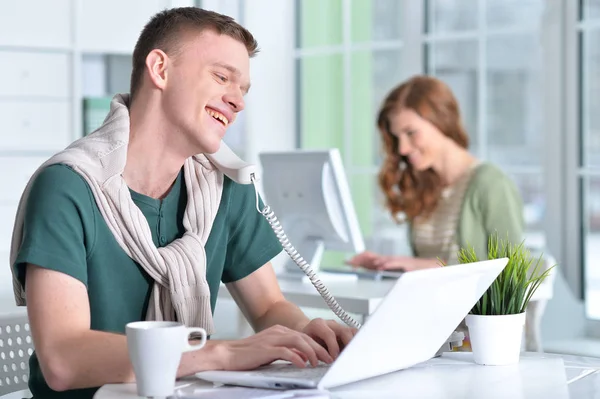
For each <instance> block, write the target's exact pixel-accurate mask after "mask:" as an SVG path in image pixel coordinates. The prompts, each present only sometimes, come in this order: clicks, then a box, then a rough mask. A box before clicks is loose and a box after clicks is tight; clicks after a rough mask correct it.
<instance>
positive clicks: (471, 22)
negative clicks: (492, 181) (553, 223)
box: [424, 0, 546, 245]
mask: <svg viewBox="0 0 600 399" xmlns="http://www.w3.org/2000/svg"><path fill="white" fill-rule="evenodd" d="M544 5H545V4H544V1H543V0H486V1H479V0H429V1H427V2H426V15H427V19H426V20H427V23H426V33H425V38H424V41H425V57H426V58H425V59H426V61H425V70H426V71H427V73H429V74H432V75H435V76H437V77H439V78H441V79H442V80H443V81H445V82H446V83H448V84H449V85H450V87H451V88H452V89H453V91H454V93H455V95H456V96H457V98H458V101H459V103H460V106H461V111H462V113H463V119H464V122H465V126H466V129H467V131H468V134H469V137H470V143H471V145H470V150H471V152H472V153H473V154H475V155H476V156H478V157H479V158H481V159H483V160H487V161H490V162H492V163H494V164H496V165H498V166H500V167H501V168H502V169H503V170H505V171H506V172H507V173H508V174H509V175H510V176H511V178H512V179H513V180H514V181H515V183H516V184H517V186H518V188H519V189H520V192H521V195H522V197H523V200H524V203H525V219H526V223H527V240H528V244H531V245H544V242H545V239H544V232H543V219H544V212H545V207H546V204H545V193H544V173H543V172H544V170H543V163H544V160H543V157H542V155H543V153H544V148H543V138H544V132H543V124H542V113H543V111H544V110H543V105H542V101H541V100H542V95H543V94H542V90H541V79H542V76H543V72H544V71H543V65H542V46H541V43H540V37H541V28H540V26H541V22H542V16H543V13H544Z"/></svg>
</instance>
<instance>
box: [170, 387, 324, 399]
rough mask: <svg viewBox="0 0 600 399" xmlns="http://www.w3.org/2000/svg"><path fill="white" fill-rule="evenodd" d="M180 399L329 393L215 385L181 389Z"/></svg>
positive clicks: (310, 398) (317, 397) (313, 397)
mask: <svg viewBox="0 0 600 399" xmlns="http://www.w3.org/2000/svg"><path fill="white" fill-rule="evenodd" d="M175 398H178V399H198V398H200V399H202V398H211V399H234V398H235V399H239V398H245V399H246V398H247V399H290V398H293V399H296V398H306V399H325V398H329V394H328V393H327V392H324V391H320V390H318V389H296V390H289V391H276V390H272V389H258V388H244V387H214V388H212V387H211V388H208V387H207V388H195V389H193V391H192V390H189V389H186V390H180V391H177V392H176V394H175Z"/></svg>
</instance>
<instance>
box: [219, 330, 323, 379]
mask: <svg viewBox="0 0 600 399" xmlns="http://www.w3.org/2000/svg"><path fill="white" fill-rule="evenodd" d="M222 347H223V352H224V353H222V356H223V363H222V365H223V369H225V370H236V371H241V370H252V369H254V368H256V367H260V366H263V365H265V364H269V363H271V362H273V361H275V360H287V361H289V362H291V363H293V364H294V365H296V366H298V367H305V366H306V362H307V361H308V362H310V364H311V365H312V366H317V365H318V364H319V361H322V362H325V363H332V362H333V358H332V357H331V356H330V355H329V354H328V353H327V350H325V348H323V346H322V345H319V344H318V343H317V342H315V340H313V339H312V338H311V337H309V336H308V335H307V334H305V333H303V332H298V331H294V330H292V329H290V328H287V327H283V326H273V327H270V328H267V329H266V330H263V331H261V332H259V333H257V334H255V335H253V336H251V337H248V338H244V339H240V340H236V341H222Z"/></svg>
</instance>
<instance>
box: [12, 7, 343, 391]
mask: <svg viewBox="0 0 600 399" xmlns="http://www.w3.org/2000/svg"><path fill="white" fill-rule="evenodd" d="M256 52H257V43H256V41H255V40H254V38H253V37H252V35H251V34H250V33H249V32H248V31H247V30H246V29H244V28H243V27H241V26H240V25H238V24H237V23H236V22H234V21H233V20H232V19H231V18H229V17H227V16H223V15H220V14H217V13H213V12H209V11H205V10H202V9H199V8H194V7H189V8H178V9H171V10H166V11H163V12H161V13H159V14H157V15H155V16H154V17H153V18H152V19H151V21H150V22H149V23H148V24H147V25H146V26H145V27H144V29H143V31H142V33H141V35H140V37H139V39H138V42H137V44H136V47H135V51H134V54H133V72H132V76H131V93H130V95H117V96H115V98H114V99H113V101H112V103H111V111H110V113H109V115H108V117H107V119H106V121H105V122H104V124H103V126H102V127H101V128H100V129H99V130H98V131H96V132H95V133H93V134H91V135H90V136H87V137H85V138H83V139H81V140H79V141H77V142H75V143H73V144H72V145H71V146H70V147H69V148H67V149H66V150H65V151H62V152H61V153H59V154H57V155H55V156H54V157H52V158H51V159H50V160H49V161H48V162H46V163H45V164H44V165H42V167H40V169H39V170H38V172H36V174H35V175H34V177H32V180H31V182H30V184H29V185H28V187H27V189H26V190H25V193H24V195H23V198H22V200H21V204H20V207H19V211H18V214H17V221H16V224H15V230H14V233H13V245H12V250H11V264H12V265H13V272H14V276H15V295H16V299H17V302H18V303H20V304H25V302H26V303H27V308H28V314H29V319H30V324H31V331H32V334H33V341H34V345H35V348H36V352H35V353H34V355H33V356H32V359H31V362H30V364H31V377H30V388H31V391H32V392H33V394H34V396H36V397H38V396H39V397H61V398H62V397H91V396H92V395H93V393H94V392H95V390H96V389H97V387H99V386H101V385H103V384H107V383H117V382H126V381H132V380H133V379H134V374H133V371H132V367H131V364H130V362H129V358H128V352H127V346H126V338H125V336H124V335H123V332H124V329H125V324H126V323H128V322H131V321H135V320H141V319H146V318H150V319H167V320H172V319H176V320H179V321H182V322H184V323H186V324H187V325H197V326H201V327H204V328H206V329H207V331H208V333H209V334H211V333H213V324H212V311H214V308H215V303H216V298H217V291H218V288H219V283H220V281H223V282H224V283H226V285H227V288H228V289H229V291H231V293H232V296H233V297H234V299H235V300H236V302H237V303H238V305H239V306H240V308H241V309H242V311H243V312H244V314H245V315H246V317H247V318H248V320H249V321H250V323H251V324H252V326H253V327H254V329H255V330H256V331H258V333H257V334H256V335H254V336H252V337H249V338H246V339H241V340H238V341H215V340H212V341H209V342H208V344H207V345H206V347H205V348H203V349H201V350H199V351H196V352H191V353H186V354H184V355H183V357H182V360H181V364H180V367H179V371H178V375H179V376H185V375H190V374H193V373H195V372H198V371H202V370H208V369H229V370H243V369H252V368H255V367H257V366H260V365H262V364H265V363H269V362H271V361H273V360H276V359H284V360H288V361H291V362H293V363H295V364H297V365H299V366H304V364H305V362H306V361H310V362H311V363H312V364H316V363H317V362H318V361H319V360H321V361H325V362H331V361H332V360H333V359H334V358H335V357H336V356H337V355H338V354H339V351H340V349H341V347H342V346H343V345H345V344H347V343H348V341H349V340H350V339H351V338H352V336H353V334H354V333H355V331H354V330H352V329H349V328H347V327H344V326H342V325H340V324H338V323H336V322H335V321H324V320H322V319H316V320H312V321H310V320H309V319H307V317H306V316H305V315H304V314H303V313H302V312H301V311H300V310H299V309H298V308H297V307H296V306H295V305H293V304H291V303H290V302H287V301H286V300H285V299H284V297H283V296H282V294H281V291H280V290H279V287H278V284H277V280H276V278H275V275H274V272H273V269H272V267H271V264H270V260H271V259H272V258H273V257H274V256H275V255H276V254H278V253H279V252H280V250H281V247H280V245H279V243H278V241H277V240H276V238H275V236H274V234H273V233H272V231H271V229H270V227H269V225H268V224H267V223H266V221H265V220H264V219H263V217H262V216H261V215H260V214H259V213H258V212H257V211H256V209H255V198H254V192H253V187H252V186H243V185H238V184H237V183H235V182H233V181H231V180H230V179H228V178H227V177H225V176H223V174H222V173H221V172H220V171H218V170H217V169H216V168H215V167H214V166H213V165H212V164H211V163H210V162H208V160H207V158H206V157H204V155H202V154H206V153H209V154H210V153H214V152H216V151H217V150H218V149H219V147H220V145H221V140H222V139H223V137H224V136H225V133H226V131H227V127H228V126H229V125H230V124H231V123H233V122H234V121H235V117H236V115H237V114H238V113H239V112H241V111H242V110H243V109H244V95H245V94H246V93H247V92H248V90H249V88H250V76H249V64H250V63H249V61H250V57H252V56H253V55H254V54H255V53H256Z"/></svg>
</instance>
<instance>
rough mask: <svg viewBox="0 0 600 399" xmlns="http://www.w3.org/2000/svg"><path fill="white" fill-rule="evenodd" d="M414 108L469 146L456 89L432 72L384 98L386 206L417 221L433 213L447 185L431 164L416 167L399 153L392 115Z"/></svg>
mask: <svg viewBox="0 0 600 399" xmlns="http://www.w3.org/2000/svg"><path fill="white" fill-rule="evenodd" d="M403 109H410V110H412V111H414V112H416V113H417V114H418V115H419V116H420V117H421V118H423V119H425V120H427V121H428V122H429V123H431V124H432V125H434V126H435V127H436V128H437V129H439V130H440V132H442V133H443V134H444V135H446V136H448V137H449V138H451V139H452V140H454V141H455V142H456V143H457V144H458V145H459V146H461V147H463V148H468V146H469V138H468V136H467V134H466V132H465V129H464V127H463V123H462V120H461V116H460V108H459V106H458V102H457V101H456V98H455V97H454V94H452V90H451V89H450V88H449V87H448V86H447V85H446V84H445V83H444V82H442V81H441V80H439V79H436V78H434V77H431V76H421V75H420V76H414V77H413V78H411V79H409V80H407V81H406V82H404V83H402V84H400V85H399V86H397V87H396V88H394V89H393V90H392V91H391V92H390V93H389V94H388V96H387V97H386V99H385V100H384V102H383V104H382V106H381V108H380V110H379V115H378V117H377V127H378V128H379V131H380V133H381V137H382V139H383V150H384V153H385V158H384V161H383V164H382V166H381V170H380V171H379V186H380V187H381V189H382V190H383V193H384V194H385V200H386V207H387V208H388V210H389V211H390V212H391V214H392V216H393V217H394V219H395V220H396V221H400V219H399V218H398V214H400V213H403V214H404V215H405V216H406V219H408V220H409V221H413V220H414V218H415V217H417V216H424V217H427V216H429V215H430V214H431V213H432V212H433V211H434V210H435V208H436V206H437V204H438V201H439V199H440V195H441V192H442V189H443V184H442V180H441V178H440V176H439V175H438V174H437V173H436V172H435V171H434V170H433V169H431V168H429V169H427V170H424V171H416V170H414V169H413V167H412V166H411V164H410V163H409V162H407V159H406V157H404V156H402V155H400V153H399V139H398V137H397V136H395V135H393V134H392V133H391V132H390V122H389V115H390V114H392V113H395V112H400V111H401V110H403Z"/></svg>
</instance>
